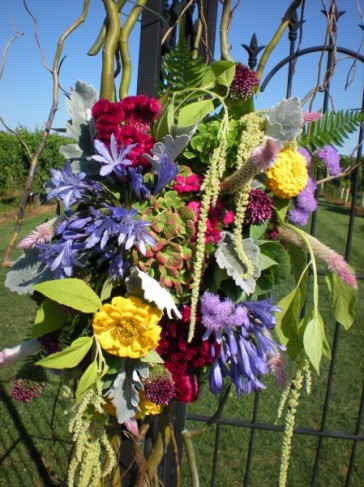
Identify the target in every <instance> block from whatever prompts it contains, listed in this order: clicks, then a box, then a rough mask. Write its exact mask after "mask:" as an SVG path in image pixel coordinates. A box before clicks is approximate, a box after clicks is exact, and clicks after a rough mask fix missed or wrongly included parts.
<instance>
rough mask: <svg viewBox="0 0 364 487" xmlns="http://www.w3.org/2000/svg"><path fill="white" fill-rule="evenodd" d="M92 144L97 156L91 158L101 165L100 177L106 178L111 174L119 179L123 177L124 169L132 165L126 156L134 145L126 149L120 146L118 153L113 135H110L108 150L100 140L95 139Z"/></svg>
mask: <svg viewBox="0 0 364 487" xmlns="http://www.w3.org/2000/svg"><path fill="white" fill-rule="evenodd" d="M94 144H95V149H96V150H97V152H98V153H99V154H98V155H94V156H92V159H94V160H95V161H97V162H99V163H100V164H101V169H100V176H108V175H109V174H111V173H114V174H115V175H116V176H117V177H119V178H120V177H123V176H125V175H126V172H125V167H127V166H130V165H131V164H132V161H131V160H130V159H128V158H127V156H128V154H129V152H130V151H131V150H132V149H133V148H134V147H135V145H136V144H129V145H128V146H127V147H123V146H122V147H121V148H120V151H119V150H118V146H117V142H116V139H115V135H114V134H111V138H110V150H109V149H108V148H107V146H106V145H105V144H104V143H103V142H101V140H98V139H95V141H94Z"/></svg>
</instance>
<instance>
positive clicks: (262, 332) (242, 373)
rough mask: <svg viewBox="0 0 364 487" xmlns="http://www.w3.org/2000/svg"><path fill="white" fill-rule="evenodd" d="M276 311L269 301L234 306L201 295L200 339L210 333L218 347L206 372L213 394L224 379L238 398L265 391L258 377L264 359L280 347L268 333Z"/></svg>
mask: <svg viewBox="0 0 364 487" xmlns="http://www.w3.org/2000/svg"><path fill="white" fill-rule="evenodd" d="M277 311H279V308H278V307H277V306H275V305H273V304H272V302H271V301H270V300H262V301H257V302H253V301H248V302H242V303H239V304H238V305H237V306H236V307H235V305H234V304H233V302H232V301H231V300H230V299H228V298H227V299H225V300H223V301H221V300H220V298H219V296H218V295H216V294H213V293H208V292H206V293H204V294H203V296H202V298H201V315H202V319H201V322H202V324H203V325H204V326H205V327H206V328H207V330H206V332H205V334H204V336H203V339H205V340H206V339H207V338H208V337H209V336H210V335H211V334H212V333H214V335H215V337H216V340H217V341H218V342H219V343H220V344H221V348H220V353H219V356H218V357H216V359H215V361H214V363H213V365H212V368H211V370H210V373H209V382H210V389H211V391H212V392H213V393H214V394H217V393H219V392H220V391H221V388H222V385H223V379H224V378H225V377H228V376H229V377H230V378H231V380H232V382H233V383H234V385H235V388H236V393H237V394H238V395H239V394H241V393H242V392H245V393H249V392H251V391H253V390H258V389H261V388H265V386H264V384H263V383H262V382H261V381H260V380H259V379H258V376H260V375H262V374H266V373H267V372H268V371H269V364H268V359H269V358H270V357H271V356H272V354H274V353H277V350H278V349H279V348H281V347H280V346H279V345H278V344H277V343H275V342H274V340H273V339H272V338H271V336H270V333H269V331H270V330H271V329H272V328H273V327H274V326H275V324H276V319H275V317H274V313H275V312H277Z"/></svg>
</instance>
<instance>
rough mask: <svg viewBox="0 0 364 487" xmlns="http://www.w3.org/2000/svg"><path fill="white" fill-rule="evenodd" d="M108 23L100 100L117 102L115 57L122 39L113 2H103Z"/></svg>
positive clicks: (117, 14) (117, 12)
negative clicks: (120, 38)
mask: <svg viewBox="0 0 364 487" xmlns="http://www.w3.org/2000/svg"><path fill="white" fill-rule="evenodd" d="M103 2H104V5H105V11H106V18H107V22H108V28H107V33H106V37H105V43H104V48H103V50H102V68H101V89H100V98H106V99H107V100H109V101H114V100H115V89H114V55H115V51H116V47H117V45H118V41H119V37H120V29H121V26H120V19H119V10H118V7H117V5H116V3H114V1H113V0H103Z"/></svg>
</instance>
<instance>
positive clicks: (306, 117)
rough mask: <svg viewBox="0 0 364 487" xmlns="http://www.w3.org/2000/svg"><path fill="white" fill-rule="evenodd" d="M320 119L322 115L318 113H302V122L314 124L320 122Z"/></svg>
mask: <svg viewBox="0 0 364 487" xmlns="http://www.w3.org/2000/svg"><path fill="white" fill-rule="evenodd" d="M321 117H322V113H320V112H304V114H303V121H304V122H316V120H320V118H321Z"/></svg>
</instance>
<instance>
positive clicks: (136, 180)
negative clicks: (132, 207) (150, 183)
mask: <svg viewBox="0 0 364 487" xmlns="http://www.w3.org/2000/svg"><path fill="white" fill-rule="evenodd" d="M142 170H143V168H142V166H139V167H137V168H134V167H129V168H128V173H129V175H130V177H131V187H132V189H133V191H134V193H135V195H136V197H137V198H138V199H139V200H142V199H149V197H150V192H149V189H148V188H147V187H146V186H145V184H144V176H143V174H141V171H142Z"/></svg>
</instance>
